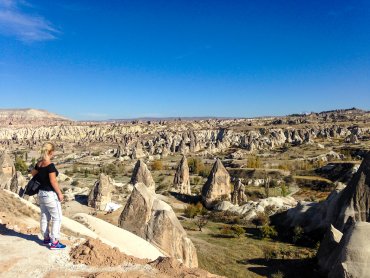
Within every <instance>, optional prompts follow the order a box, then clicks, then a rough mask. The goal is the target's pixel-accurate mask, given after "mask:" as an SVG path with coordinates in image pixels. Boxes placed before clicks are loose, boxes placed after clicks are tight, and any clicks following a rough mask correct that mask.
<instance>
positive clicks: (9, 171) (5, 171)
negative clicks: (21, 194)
mask: <svg viewBox="0 0 370 278" xmlns="http://www.w3.org/2000/svg"><path fill="white" fill-rule="evenodd" d="M15 173H16V171H15V166H14V163H13V160H12V159H11V158H10V156H9V155H8V154H7V153H6V152H4V153H2V154H0V188H9V187H10V183H11V180H12V178H13V176H14V175H15Z"/></svg>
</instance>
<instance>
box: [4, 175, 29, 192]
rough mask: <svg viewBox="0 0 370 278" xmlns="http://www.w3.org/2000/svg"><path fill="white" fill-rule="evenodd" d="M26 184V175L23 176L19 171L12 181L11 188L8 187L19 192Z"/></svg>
mask: <svg viewBox="0 0 370 278" xmlns="http://www.w3.org/2000/svg"><path fill="white" fill-rule="evenodd" d="M26 184H27V181H26V179H25V177H23V175H22V173H21V172H19V171H17V172H16V173H15V175H14V176H13V178H12V180H11V182H10V186H9V188H7V189H9V190H10V191H12V192H14V193H17V194H19V193H20V191H21V190H24V189H25V186H26Z"/></svg>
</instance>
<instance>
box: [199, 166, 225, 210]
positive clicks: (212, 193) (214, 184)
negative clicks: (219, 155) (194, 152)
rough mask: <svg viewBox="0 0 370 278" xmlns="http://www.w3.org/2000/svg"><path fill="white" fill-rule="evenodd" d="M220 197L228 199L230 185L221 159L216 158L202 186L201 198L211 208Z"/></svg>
mask: <svg viewBox="0 0 370 278" xmlns="http://www.w3.org/2000/svg"><path fill="white" fill-rule="evenodd" d="M221 199H223V200H226V201H230V199H231V185H230V175H229V173H228V172H227V170H226V168H225V167H224V165H223V164H222V162H221V160H219V159H217V160H216V162H215V164H214V165H213V168H212V170H211V173H210V174H209V176H208V180H207V182H206V183H205V184H204V186H203V188H202V200H203V203H204V205H205V206H206V207H207V208H211V207H212V206H213V205H214V204H215V202H217V201H220V200H221Z"/></svg>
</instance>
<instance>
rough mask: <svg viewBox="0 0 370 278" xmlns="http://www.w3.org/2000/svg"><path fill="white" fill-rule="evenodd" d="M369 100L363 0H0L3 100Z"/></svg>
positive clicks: (66, 110)
mask: <svg viewBox="0 0 370 278" xmlns="http://www.w3.org/2000/svg"><path fill="white" fill-rule="evenodd" d="M353 106H355V107H359V108H363V109H367V110H369V109H370V1H369V0H345V1H343V0H336V1H326V0H317V1H316V0H310V1H307V0H291V1H287V0H286V1H284V0H273V1H272V0H248V1H247V0H245V1H233V0H230V1H225V0H209V1H206V0H204V1H200V0H198V1H195V0H194V1H192V0H182V1H180V0H167V1H161V0H148V1H141V0H132V1H124V0H121V1H118V0H117V1H115V0H106V1H92V0H86V1H59V0H58V1H36V0H0V107H1V108H24V107H32V108H42V109H47V110H50V111H52V112H55V113H59V114H62V115H65V116H68V117H70V118H73V119H107V118H134V117H150V116H151V117H167V116H182V117H185V116H227V117H228V116H230V117H253V116H259V115H285V114H290V113H300V112H309V111H321V110H328V109H336V108H350V107H353Z"/></svg>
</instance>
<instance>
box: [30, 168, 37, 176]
mask: <svg viewBox="0 0 370 278" xmlns="http://www.w3.org/2000/svg"><path fill="white" fill-rule="evenodd" d="M38 172H39V171H37V170H35V169H32V170H31V175H32V177H34V176H36V175H37V173H38Z"/></svg>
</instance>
